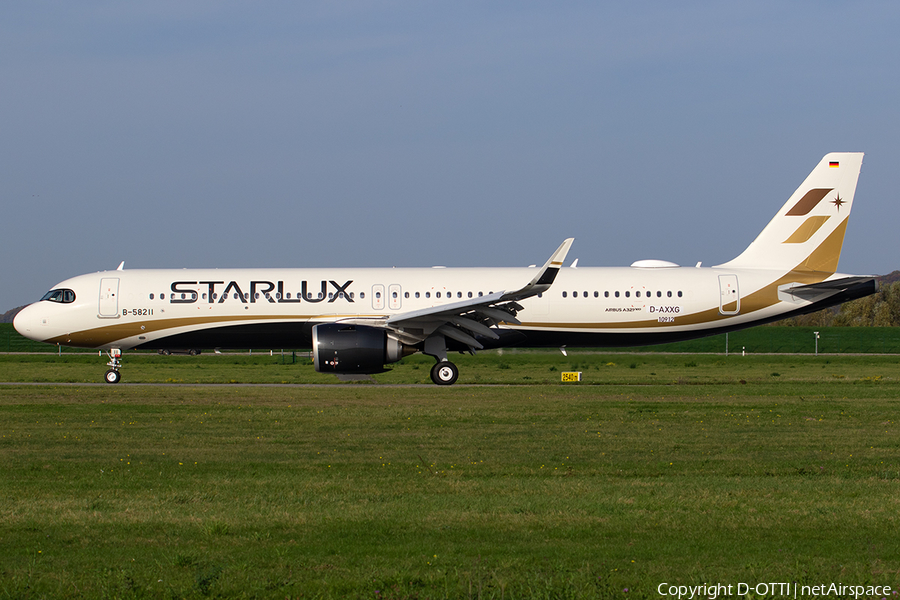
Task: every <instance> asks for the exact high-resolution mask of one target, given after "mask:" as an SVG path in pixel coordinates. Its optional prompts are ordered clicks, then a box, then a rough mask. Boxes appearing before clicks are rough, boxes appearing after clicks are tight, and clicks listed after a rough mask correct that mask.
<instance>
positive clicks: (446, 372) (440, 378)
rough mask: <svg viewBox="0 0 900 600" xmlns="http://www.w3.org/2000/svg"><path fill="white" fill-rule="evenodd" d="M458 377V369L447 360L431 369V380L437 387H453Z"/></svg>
mask: <svg viewBox="0 0 900 600" xmlns="http://www.w3.org/2000/svg"><path fill="white" fill-rule="evenodd" d="M458 377H459V368H458V367H457V366H456V365H454V364H453V363H452V362H450V361H449V360H446V359H445V360H442V361H440V362H437V363H435V364H434V366H433V367H431V380H432V381H433V382H435V383H436V384H438V385H453V384H454V383H455V382H456V379H457V378H458Z"/></svg>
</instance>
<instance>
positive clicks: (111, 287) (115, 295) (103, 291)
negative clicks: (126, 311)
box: [99, 277, 119, 319]
mask: <svg viewBox="0 0 900 600" xmlns="http://www.w3.org/2000/svg"><path fill="white" fill-rule="evenodd" d="M99 314H100V316H101V317H103V318H105V319H114V318H117V317H118V316H119V278H118V277H103V278H102V279H100V313H99Z"/></svg>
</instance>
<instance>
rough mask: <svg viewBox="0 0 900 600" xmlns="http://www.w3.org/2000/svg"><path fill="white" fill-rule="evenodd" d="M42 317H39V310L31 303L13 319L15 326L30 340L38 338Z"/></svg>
mask: <svg viewBox="0 0 900 600" xmlns="http://www.w3.org/2000/svg"><path fill="white" fill-rule="evenodd" d="M39 323H40V319H39V318H38V317H37V310H36V308H35V305H34V304H30V305H28V306H26V307H25V308H23V309H22V310H20V311H19V314H17V315H16V317H15V318H14V319H13V327H15V329H16V331H18V332H19V334H20V335H23V336H25V337H27V338H28V339H30V340H35V341H39V340H38V327H37V326H38V324H39Z"/></svg>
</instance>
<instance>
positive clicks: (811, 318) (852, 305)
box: [772, 280, 900, 327]
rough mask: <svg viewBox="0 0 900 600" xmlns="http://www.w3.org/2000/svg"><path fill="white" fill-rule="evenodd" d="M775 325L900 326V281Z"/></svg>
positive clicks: (883, 284) (882, 284)
mask: <svg viewBox="0 0 900 600" xmlns="http://www.w3.org/2000/svg"><path fill="white" fill-rule="evenodd" d="M772 325H781V326H785V325H786V326H808V327H898V326H900V281H894V282H891V283H885V282H884V280H882V282H881V284H880V286H879V289H878V291H877V292H875V293H874V294H872V295H871V296H866V297H865V298H859V299H858V300H851V301H850V302H845V303H843V304H842V305H840V307H833V308H826V309H824V310H820V311H817V312H814V313H810V314H808V315H801V316H799V317H791V318H790V319H784V320H782V321H776V322H775V323H772Z"/></svg>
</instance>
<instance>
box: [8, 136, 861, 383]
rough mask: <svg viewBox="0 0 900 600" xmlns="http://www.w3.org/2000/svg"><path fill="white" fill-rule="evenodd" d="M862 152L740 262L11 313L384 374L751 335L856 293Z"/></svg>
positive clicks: (26, 326) (228, 287)
mask: <svg viewBox="0 0 900 600" xmlns="http://www.w3.org/2000/svg"><path fill="white" fill-rule="evenodd" d="M862 159H863V154H862V153H851V152H845V153H831V154H827V155H826V156H825V157H824V158H823V159H822V160H821V161H820V162H819V163H818V165H816V167H815V168H814V169H813V170H812V172H811V173H810V175H809V176H808V177H807V178H806V180H805V181H804V182H803V183H802V184H801V185H800V187H799V188H797V190H796V191H795V192H794V193H793V194H792V195H791V196H790V198H789V199H788V200H787V202H786V203H785V204H784V206H782V208H781V209H780V210H779V211H778V213H777V214H776V215H775V217H774V218H773V219H772V220H771V221H770V222H769V224H768V225H767V226H766V227H765V228H764V229H763V231H762V232H761V233H760V234H759V236H758V237H757V238H756V239H755V240H754V241H753V242H752V243H751V244H750V245H749V246H748V247H747V249H746V250H744V251H743V252H742V253H741V254H740V255H739V256H737V257H736V258H734V259H733V260H730V261H728V262H726V263H723V264H720V265H716V266H713V267H701V265H700V263H698V264H697V266H696V267H682V266H678V265H677V264H675V263H672V262H669V261H665V260H638V261H637V262H635V263H633V264H632V265H631V266H629V267H613V268H606V267H579V266H577V264H576V263H577V260H576V261H575V263H573V264H572V265H571V266H570V267H564V266H563V261H564V260H565V258H566V255H567V253H568V251H569V248H570V247H571V245H572V242H573V239H572V238H570V239H567V240H565V241H564V242H563V243H562V244H561V245H560V246H559V247H558V248H557V249H556V251H555V252H553V254H552V255H551V256H550V258H549V259H547V261H546V262H545V263H544V264H543V266H541V267H539V268H538V267H536V266H535V265H532V266H530V267H520V268H443V267H432V268H400V269H398V268H359V269H355V268H339V269H326V268H310V269H294V268H292V269H180V270H176V269H146V270H144V269H133V270H125V269H124V263H122V264H120V265H119V268H118V269H116V270H114V271H101V272H98V273H93V274H88V275H80V276H78V277H74V278H72V279H67V280H66V281H63V282H61V283H59V284H58V285H56V286H54V287H53V289H51V290H50V291H49V292H47V294H46V295H44V297H43V298H41V300H40V301H38V302H35V303H33V304H31V305H29V306H27V307H26V308H24V309H23V310H22V311H21V312H20V313H19V314H18V315H17V316H16V318H15V321H14V326H15V328H16V330H17V331H18V332H19V333H21V334H22V335H24V336H25V337H28V338H30V339H32V340H37V341H40V342H46V343H49V344H59V345H63V346H72V347H81V348H94V349H99V350H106V351H107V354H108V356H109V362H108V363H107V366H109V367H110V368H109V370H108V371H107V372H106V374H105V380H106V381H107V382H108V383H117V382H118V381H119V380H120V379H121V374H120V369H121V366H122V351H124V350H130V349H138V350H175V349H183V350H187V349H199V348H215V349H237V348H241V349H245V348H312V357H313V363H314V365H315V369H316V371H319V372H326V373H336V374H350V373H377V372H382V371H384V370H385V366H386V365H388V364H390V363H394V362H397V361H399V360H400V359H402V358H403V357H405V356H408V355H410V354H413V353H416V352H422V353H424V354H426V355H428V356H431V357H432V358H434V359H435V364H434V367H433V368H432V369H431V379H432V381H433V382H434V383H435V384H438V385H451V384H453V383H454V382H455V381H456V380H457V378H458V376H459V369H458V368H457V367H456V365H454V364H453V363H452V362H450V361H449V360H448V359H447V355H448V353H450V352H457V351H458V352H469V353H473V354H474V353H475V352H476V351H477V350H482V349H491V348H504V347H530V348H533V347H558V348H561V349H565V348H573V347H598V346H603V347H615V346H642V345H649V344H657V343H663V342H672V341H679V340H687V339H692V338H698V337H703V336H710V335H715V334H719V333H724V332H728V331H735V330H738V329H744V328H747V327H751V326H753V325H758V324H762V323H768V322H772V321H777V320H779V319H784V318H786V317H790V316H794V315H800V314H805V313H809V312H813V311H817V310H820V309H822V308H826V307H830V306H835V305H837V304H840V303H842V302H846V301H848V300H853V299H855V298H861V297H864V296H867V295H869V294H872V293H874V292H875V291H876V290H877V282H876V280H875V278H874V277H871V276H851V275H844V274H839V273H837V272H836V270H837V265H838V259H839V258H840V254H841V246H842V244H843V240H844V233H845V231H846V228H847V222H848V218H849V216H850V210H851V209H852V208H853V201H854V194H855V192H856V183H857V179H858V178H859V172H860V169H861V167H862Z"/></svg>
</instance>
